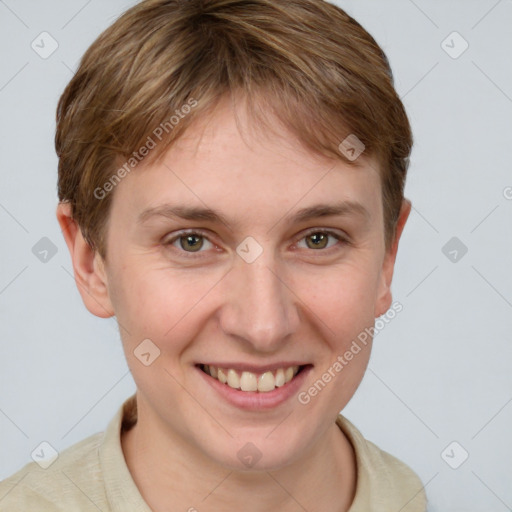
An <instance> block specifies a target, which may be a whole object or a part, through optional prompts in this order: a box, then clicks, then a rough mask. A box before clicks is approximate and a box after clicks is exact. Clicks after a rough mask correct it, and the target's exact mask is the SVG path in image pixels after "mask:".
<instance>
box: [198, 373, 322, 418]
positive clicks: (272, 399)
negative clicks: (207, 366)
mask: <svg viewBox="0 0 512 512" xmlns="http://www.w3.org/2000/svg"><path fill="white" fill-rule="evenodd" d="M312 368H313V366H312V365H308V366H305V367H304V368H303V369H302V370H301V371H300V372H299V373H298V374H297V375H296V376H295V377H294V378H293V379H292V380H291V381H290V382H287V383H286V384H285V385H284V386H281V387H279V388H276V389H274V390H272V391H267V392H263V393H262V392H258V391H241V390H239V389H234V388H232V387H230V386H228V385H227V384H222V382H219V381H218V380H217V379H214V378H213V377H211V376H210V375H208V374H207V373H205V372H203V370H201V368H199V367H198V366H196V370H197V371H198V372H199V374H200V375H201V377H202V378H203V379H205V381H206V382H207V383H208V384H209V385H210V386H211V387H212V388H213V389H215V390H216V391H217V392H218V393H219V394H220V395H221V396H222V397H223V398H224V399H225V400H226V401H228V402H229V403H230V404H232V405H234V406H236V407H238V408H240V409H246V410H251V411H254V410H264V409H272V408H274V407H277V406H278V405H280V404H282V403H283V402H285V401H286V400H288V399H289V398H290V397H292V396H294V395H296V394H297V393H298V392H299V389H300V387H301V386H302V385H303V383H304V380H305V378H306V376H307V374H308V373H309V372H310V370H311V369H312Z"/></svg>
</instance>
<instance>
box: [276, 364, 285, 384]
mask: <svg viewBox="0 0 512 512" xmlns="http://www.w3.org/2000/svg"><path fill="white" fill-rule="evenodd" d="M284 385H285V379H284V370H283V369H282V368H279V370H277V372H276V387H277V388H280V387H281V386H284Z"/></svg>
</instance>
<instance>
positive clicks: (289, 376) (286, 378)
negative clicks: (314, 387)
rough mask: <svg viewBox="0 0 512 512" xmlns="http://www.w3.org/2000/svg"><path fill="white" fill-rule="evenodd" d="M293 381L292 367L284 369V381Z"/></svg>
mask: <svg viewBox="0 0 512 512" xmlns="http://www.w3.org/2000/svg"><path fill="white" fill-rule="evenodd" d="M292 379H293V366H290V367H288V368H286V371H285V372H284V381H285V382H290V381H291V380H292Z"/></svg>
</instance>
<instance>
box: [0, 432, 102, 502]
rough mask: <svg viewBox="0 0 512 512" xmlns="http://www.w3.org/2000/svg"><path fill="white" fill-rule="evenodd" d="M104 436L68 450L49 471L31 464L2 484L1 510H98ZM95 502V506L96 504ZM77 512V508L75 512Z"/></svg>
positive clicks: (62, 453)
mask: <svg viewBox="0 0 512 512" xmlns="http://www.w3.org/2000/svg"><path fill="white" fill-rule="evenodd" d="M102 440H103V432H99V433H96V434H93V435H91V436H89V437H87V438H86V439H83V440H82V441H80V442H78V443H76V444H74V445H72V446H70V447H68V448H66V449H65V450H63V451H62V452H60V453H59V454H58V457H57V459H56V460H55V461H54V462H53V463H52V464H51V465H50V466H49V467H47V468H46V469H44V468H43V467H41V466H40V465H39V464H38V463H36V462H30V463H28V464H26V465H25V466H24V467H22V468H21V469H20V470H18V471H17V472H16V473H14V474H13V475H11V476H9V477H8V478H6V479H5V480H3V481H2V482H0V509H1V510H2V511H4V512H21V511H27V510H33V511H38V512H39V511H41V512H43V511H44V512H50V511H51V512H54V511H61V510H62V511H63V510H66V509H67V510H69V509H68V508H67V507H69V506H71V505H72V506H76V507H78V506H80V507H81V508H80V509H79V510H84V511H87V510H93V509H94V510H96V511H97V510H98V508H97V507H98V506H100V503H101V502H102V501H104V497H103V496H101V494H102V492H103V491H102V489H101V486H98V481H100V480H101V477H100V475H101V467H100V462H99V453H98V451H99V446H100V444H101V442H102ZM95 502H96V503H95ZM76 510H78V508H77V509H76Z"/></svg>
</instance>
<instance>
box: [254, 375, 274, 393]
mask: <svg viewBox="0 0 512 512" xmlns="http://www.w3.org/2000/svg"><path fill="white" fill-rule="evenodd" d="M275 388H276V380H275V379H274V374H273V373H272V372H265V373H264V374H262V375H260V377H259V379H258V391H262V392H265V391H273V390H274V389H275Z"/></svg>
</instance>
